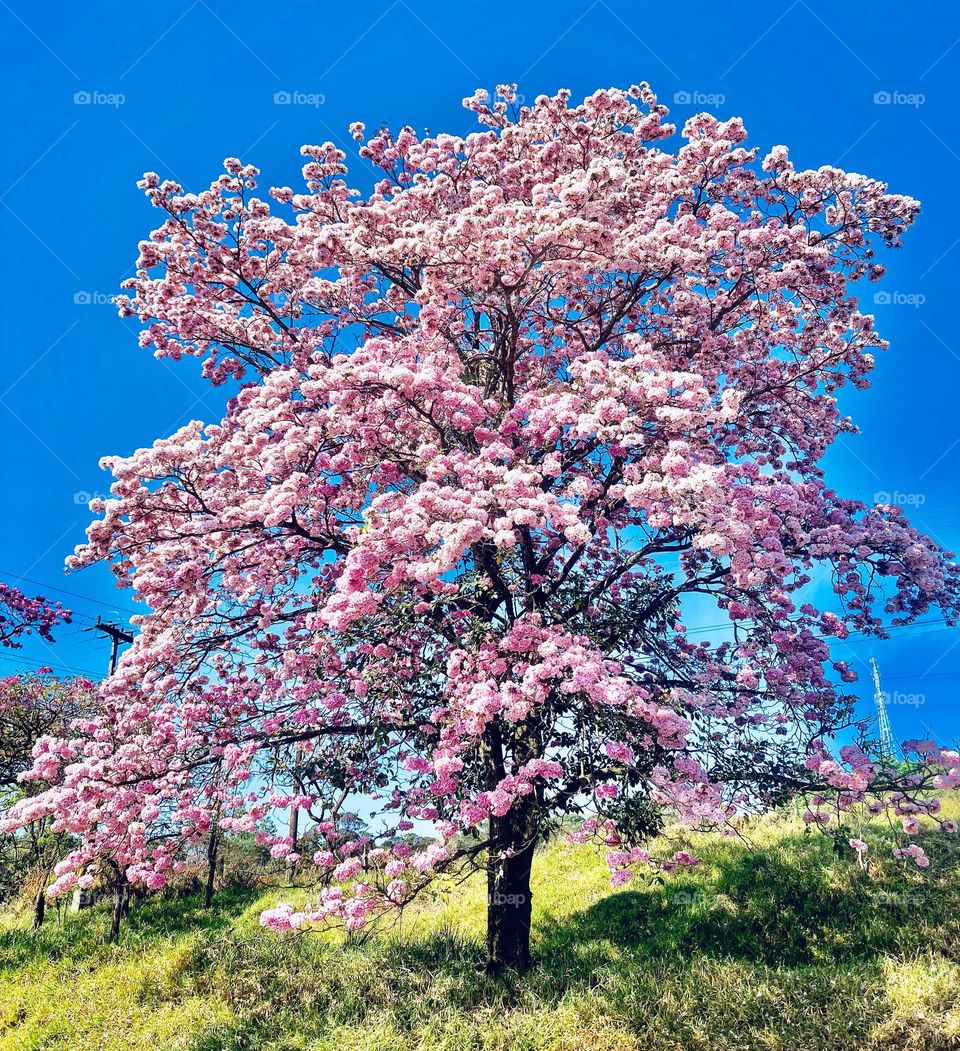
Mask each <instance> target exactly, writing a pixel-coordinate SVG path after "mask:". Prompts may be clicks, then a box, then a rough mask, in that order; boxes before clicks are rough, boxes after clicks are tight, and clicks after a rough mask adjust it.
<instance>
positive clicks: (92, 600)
mask: <svg viewBox="0 0 960 1051" xmlns="http://www.w3.org/2000/svg"><path fill="white" fill-rule="evenodd" d="M0 575H2V576H5V577H9V578H10V579H12V580H15V581H17V583H21V582H22V583H25V584H34V585H35V586H36V587H38V588H43V589H44V590H45V591H56V592H57V593H58V594H60V595H69V596H70V597H71V598H78V599H82V600H83V601H84V602H90V603H92V604H93V605H95V606H103V607H105V608H107V609H116V610H117V612H122V611H126V612H128V613H130V614H137V613H138V611H137V610H135V609H131V608H130V607H129V606H122V608H121V607H117V606H114V605H111V604H110V603H109V602H107V601H106V600H105V599H100V598H93V597H92V596H91V595H81V594H80V593H79V592H78V591H68V590H67V589H66V588H58V587H55V586H54V585H53V584H44V583H43V581H40V580H33V579H31V578H30V577H21V576H18V575H17V574H16V573H11V572H9V571H8V570H6V569H0ZM71 612H72V611H71ZM139 612H141V613H142V612H143V611H142V610H140V611H139Z"/></svg>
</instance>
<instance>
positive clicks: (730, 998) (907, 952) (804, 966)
mask: <svg viewBox="0 0 960 1051" xmlns="http://www.w3.org/2000/svg"><path fill="white" fill-rule="evenodd" d="M949 809H950V810H951V811H954V812H956V811H958V810H960V800H956V799H953V800H950V801H949ZM951 816H952V815H951ZM748 836H749V839H750V842H749V843H746V844H745V843H742V842H739V841H736V840H730V839H723V838H719V837H712V838H704V839H702V840H697V841H696V843H695V847H696V849H697V851H698V852H699V853H700V855H701V857H702V858H703V864H702V866H701V867H700V868H699V869H697V870H695V871H693V872H689V873H686V874H684V875H682V876H677V877H675V878H669V879H667V880H666V881H665V882H655V881H648V882H645V883H644V882H641V881H637V882H636V883H635V884H632V885H631V886H630V887H628V888H627V889H625V890H623V891H620V892H618V893H613V892H611V890H610V887H609V881H608V878H607V873H606V869H605V866H604V864H603V860H602V857H601V856H600V855H598V854H597V853H596V852H595V851H594V850H592V849H590V848H585V847H575V846H572V845H570V844H567V843H566V842H556V843H554V844H552V845H550V846H549V847H547V848H546V849H545V850H544V851H543V852H542V853H541V854H540V855H539V856H538V859H537V869H536V872H535V877H536V878H535V888H534V890H535V893H534V914H535V951H536V954H537V964H536V966H535V967H534V969H533V970H532V971H531V972H530V973H529V974H527V975H524V976H522V977H520V976H516V975H508V976H504V977H502V978H498V979H492V978H488V977H486V976H485V975H484V974H483V973H482V934H483V902H484V889H483V887H482V886H481V885H480V883H479V882H478V881H475V882H473V883H471V884H467V885H466V886H464V887H459V888H442V889H440V890H438V892H437V893H436V894H434V895H433V897H432V899H431V900H429V901H424V902H423V903H422V904H420V905H418V907H417V910H416V912H415V913H408V914H406V915H405V916H404V918H403V921H402V925H400V926H399V927H397V928H395V929H394V930H393V931H391V932H390V933H388V934H383V935H380V936H377V937H376V938H372V939H367V940H365V941H363V942H362V943H357V942H356V941H351V940H349V939H348V940H346V941H343V940H341V939H339V938H334V937H330V936H321V935H316V934H314V935H308V936H293V937H290V936H278V935H275V934H272V933H270V932H267V931H263V930H262V929H261V928H260V927H259V925H258V923H257V916H258V914H259V912H260V910H261V909H263V908H264V907H267V906H268V905H270V904H272V903H273V901H274V900H276V898H277V896H278V895H277V893H276V892H274V893H271V894H266V895H264V894H257V893H253V892H247V893H241V892H230V893H224V894H221V895H220V899H219V901H218V903H217V907H216V909H215V910H214V912H213V913H212V914H207V913H205V912H204V910H203V909H202V908H200V903H199V901H198V900H197V899H195V898H188V899H179V900H177V899H174V900H169V899H162V898H154V899H151V900H148V901H145V902H143V903H141V904H139V905H137V906H136V909H135V912H134V914H133V915H132V916H131V917H130V920H129V922H128V923H127V924H126V926H125V929H124V931H123V935H122V938H121V942H120V944H119V945H116V946H107V945H104V944H103V941H102V936H103V931H104V928H105V925H106V919H107V918H106V914H105V911H104V909H103V908H102V907H99V906H98V907H97V908H95V909H91V910H87V911H85V912H84V913H81V914H79V915H67V916H65V917H64V919H63V921H62V925H58V923H57V919H56V917H55V916H53V917H51V918H50V920H51V922H49V925H48V926H47V927H46V928H45V929H44V930H42V931H41V932H40V933H39V934H38V935H34V934H31V933H30V932H29V931H27V930H26V927H25V924H26V920H25V918H22V917H10V918H8V919H7V921H6V923H5V924H4V925H2V926H0V1051H14V1049H16V1051H26V1049H31V1051H33V1049H37V1051H39V1049H41V1048H43V1049H56V1051H73V1049H76V1051H80V1049H84V1051H89V1049H96V1051H120V1049H123V1051H139V1049H147V1048H150V1049H158V1048H159V1049H171V1051H172V1049H183V1051H239V1049H250V1051H253V1049H257V1051H260V1049H273V1051H280V1049H311V1051H360V1049H363V1051H385V1049H391V1051H393V1049H397V1051H401V1049H413V1048H417V1049H431V1051H433V1049H436V1051H439V1049H451V1051H452V1049H457V1051H461V1049H462V1051H473V1049H476V1051H500V1049H504V1051H505V1049H511V1051H633V1049H643V1051H668V1049H669V1051H727V1049H729V1051H753V1049H757V1051H761V1049H762V1051H808V1049H809V1051H830V1049H833V1048H837V1049H840V1048H843V1049H844V1051H851V1049H860V1048H871V1049H881V1048H882V1049H890V1051H894V1049H896V1051H913V1049H916V1051H921V1049H922V1051H937V1049H947V1048H960V910H958V905H960V842H958V841H957V840H956V839H954V838H947V837H939V836H937V837H935V836H930V835H928V836H924V837H923V844H924V847H925V849H926V850H927V853H928V854H929V855H930V857H931V859H932V864H931V867H930V869H928V870H927V871H926V872H925V873H921V872H919V871H917V870H915V869H914V870H909V869H905V868H904V867H903V866H901V865H900V864H899V863H895V862H894V861H893V860H892V859H891V858H890V856H889V846H890V841H889V840H888V839H886V834H885V833H884V832H883V830H882V829H881V827H880V826H879V825H877V826H869V827H868V828H867V829H866V830H864V831H862V832H861V836H862V837H863V838H865V839H867V840H868V841H869V842H870V844H871V855H872V856H873V860H872V862H871V871H870V872H869V873H863V872H861V871H860V870H859V868H858V867H857V865H856V862H855V860H854V859H853V857H852V852H849V853H844V854H843V855H841V856H837V855H836V854H834V853H833V851H832V849H831V846H830V843H829V841H827V840H826V839H825V838H824V837H822V836H819V835H816V834H805V833H804V832H803V830H802V826H800V825H799V824H798V823H797V822H796V821H795V820H786V819H779V818H778V819H766V820H764V821H762V822H758V823H756V825H755V826H754V827H753V828H751V829H750V830H749V832H748Z"/></svg>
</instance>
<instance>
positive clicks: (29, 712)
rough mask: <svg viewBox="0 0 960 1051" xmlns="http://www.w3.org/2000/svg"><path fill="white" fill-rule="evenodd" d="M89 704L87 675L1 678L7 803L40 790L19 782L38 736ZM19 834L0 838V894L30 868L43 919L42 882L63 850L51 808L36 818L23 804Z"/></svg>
mask: <svg viewBox="0 0 960 1051" xmlns="http://www.w3.org/2000/svg"><path fill="white" fill-rule="evenodd" d="M92 706H93V685H92V683H90V682H89V680H87V679H80V678H78V679H68V680H64V679H58V678H56V677H55V676H54V675H53V674H52V671H51V669H49V668H40V669H39V670H38V671H36V672H32V673H30V674H28V675H10V676H5V677H3V678H0V802H5V803H8V804H9V803H10V802H11V801H13V800H16V799H22V798H23V797H25V796H29V795H30V794H36V792H37V791H39V790H42V787H43V786H42V785H38V784H37V783H36V782H27V783H26V784H21V783H20V776H21V774H23V773H25V772H26V771H28V770H29V769H30V768H31V766H32V765H33V754H32V753H33V748H34V746H35V745H36V744H37V742H38V741H39V740H41V738H44V737H50V736H52V737H58V738H59V737H63V736H64V735H66V734H68V733H69V732H70V727H71V724H72V722H73V720H74V719H76V718H78V717H79V716H80V715H81V714H83V713H87V712H89V711H90V710H91V709H92ZM23 813H24V817H26V818H28V819H27V820H26V821H24V822H22V823H21V825H20V827H19V829H18V834H16V835H12V836H7V837H4V839H3V841H2V842H0V898H2V897H4V896H6V894H7V893H8V892H10V891H12V890H14V889H16V887H17V886H18V885H19V884H20V882H21V881H22V879H23V877H24V875H25V874H26V873H27V872H29V871H31V870H32V871H33V872H34V874H35V875H37V876H38V877H39V878H38V884H39V885H38V890H37V895H36V899H35V901H34V914H33V925H34V927H35V928H36V927H39V926H40V924H41V923H42V922H43V917H44V911H45V904H46V896H45V893H44V892H45V890H46V883H47V880H48V879H49V876H50V873H51V871H52V869H53V866H54V864H55V863H56V861H57V860H58V858H59V857H60V856H61V855H62V853H63V848H64V846H65V840H66V838H67V837H66V836H65V834H64V833H63V831H62V829H61V830H60V831H55V830H54V829H53V825H54V824H55V823H56V822H55V818H54V816H53V815H52V814H51V813H50V811H49V810H48V809H47V808H45V807H41V808H40V810H39V812H38V813H37V814H36V816H35V817H34V818H30V817H29V809H28V806H27V805H26V804H25V806H24V808H23Z"/></svg>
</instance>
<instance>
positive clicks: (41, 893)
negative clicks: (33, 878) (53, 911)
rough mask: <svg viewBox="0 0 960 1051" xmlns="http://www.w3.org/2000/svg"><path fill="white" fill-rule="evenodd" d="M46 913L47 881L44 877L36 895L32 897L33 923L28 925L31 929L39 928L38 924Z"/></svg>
mask: <svg viewBox="0 0 960 1051" xmlns="http://www.w3.org/2000/svg"><path fill="white" fill-rule="evenodd" d="M46 914H47V881H46V880H45V879H44V880H43V882H42V883H41V884H40V889H39V890H38V891H37V896H36V897H35V898H34V899H33V923H31V925H30V929H31V930H34V931H36V930H39V929H40V925H41V924H42V923H43V917H44V916H45V915H46Z"/></svg>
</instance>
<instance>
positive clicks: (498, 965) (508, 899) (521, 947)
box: [487, 806, 536, 974]
mask: <svg viewBox="0 0 960 1051" xmlns="http://www.w3.org/2000/svg"><path fill="white" fill-rule="evenodd" d="M534 833H535V830H534V828H533V821H532V813H531V810H530V808H529V807H523V806H520V807H517V808H515V809H514V810H512V811H509V812H508V813H507V814H506V815H504V816H503V817H501V818H498V817H491V818H490V859H489V864H488V869H487V971H488V972H489V973H491V974H499V973H500V972H501V971H503V970H504V969H506V968H513V969H515V970H518V971H523V970H526V969H527V968H528V967H529V966H530V918H531V913H532V894H531V891H530V869H531V865H532V862H533V851H534V846H535V845H536V844H535V838H536V837H535V834H534Z"/></svg>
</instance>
